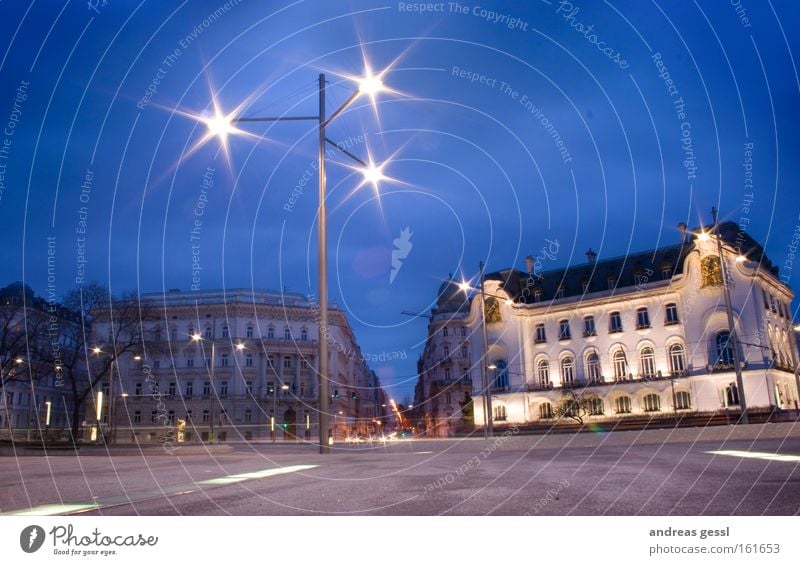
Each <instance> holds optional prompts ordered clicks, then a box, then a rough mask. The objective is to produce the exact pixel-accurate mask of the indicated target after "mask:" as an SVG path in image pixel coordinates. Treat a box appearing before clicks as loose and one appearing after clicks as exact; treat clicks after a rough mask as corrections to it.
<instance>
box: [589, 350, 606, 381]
mask: <svg viewBox="0 0 800 565" xmlns="http://www.w3.org/2000/svg"><path fill="white" fill-rule="evenodd" d="M586 377H587V378H588V379H589V381H590V382H593V383H599V382H602V381H603V375H602V374H601V372H600V357H598V356H597V353H595V352H594V351H592V352H591V353H590V354H589V355H587V356H586Z"/></svg>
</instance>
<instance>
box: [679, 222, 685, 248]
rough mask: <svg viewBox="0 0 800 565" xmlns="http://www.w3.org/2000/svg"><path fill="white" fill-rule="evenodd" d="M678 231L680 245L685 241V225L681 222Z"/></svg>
mask: <svg viewBox="0 0 800 565" xmlns="http://www.w3.org/2000/svg"><path fill="white" fill-rule="evenodd" d="M678 231H680V232H681V243H684V242H685V241H686V224H684V223H683V222H681V223H679V224H678Z"/></svg>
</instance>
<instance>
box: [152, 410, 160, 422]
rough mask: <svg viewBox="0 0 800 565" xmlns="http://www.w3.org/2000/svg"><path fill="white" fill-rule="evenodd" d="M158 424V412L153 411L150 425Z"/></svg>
mask: <svg viewBox="0 0 800 565" xmlns="http://www.w3.org/2000/svg"><path fill="white" fill-rule="evenodd" d="M156 422H158V410H153V411H152V412H150V423H151V424H155V423H156Z"/></svg>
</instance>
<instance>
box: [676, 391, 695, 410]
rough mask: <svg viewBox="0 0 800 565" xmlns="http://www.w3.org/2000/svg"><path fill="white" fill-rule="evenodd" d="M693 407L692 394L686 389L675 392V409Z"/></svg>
mask: <svg viewBox="0 0 800 565" xmlns="http://www.w3.org/2000/svg"><path fill="white" fill-rule="evenodd" d="M691 407H692V396H691V395H690V394H689V393H688V392H686V391H685V390H680V391H678V392H676V393H675V410H689V408H691Z"/></svg>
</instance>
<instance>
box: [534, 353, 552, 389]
mask: <svg viewBox="0 0 800 565" xmlns="http://www.w3.org/2000/svg"><path fill="white" fill-rule="evenodd" d="M536 373H537V375H538V376H539V384H540V385H541V386H543V387H545V388H546V387H549V386H550V363H548V362H547V360H546V359H542V360H541V361H539V364H538V365H537V366H536Z"/></svg>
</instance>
